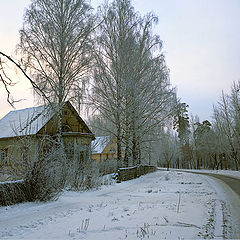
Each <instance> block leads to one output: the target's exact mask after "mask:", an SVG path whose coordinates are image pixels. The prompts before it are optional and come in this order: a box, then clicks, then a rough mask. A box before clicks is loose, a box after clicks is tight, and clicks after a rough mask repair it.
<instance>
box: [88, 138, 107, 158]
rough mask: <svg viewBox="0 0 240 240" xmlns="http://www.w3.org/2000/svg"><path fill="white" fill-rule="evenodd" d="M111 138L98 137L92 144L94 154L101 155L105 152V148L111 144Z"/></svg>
mask: <svg viewBox="0 0 240 240" xmlns="http://www.w3.org/2000/svg"><path fill="white" fill-rule="evenodd" d="M110 140H111V138H110V136H103V137H96V139H95V140H94V141H92V143H91V147H92V153H93V154H100V153H102V152H103V150H104V148H105V147H106V146H107V144H108V143H109V142H110Z"/></svg>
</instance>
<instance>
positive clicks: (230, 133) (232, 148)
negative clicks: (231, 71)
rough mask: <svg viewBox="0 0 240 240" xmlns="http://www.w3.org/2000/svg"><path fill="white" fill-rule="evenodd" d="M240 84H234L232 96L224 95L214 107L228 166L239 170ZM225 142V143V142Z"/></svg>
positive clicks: (215, 121)
mask: <svg viewBox="0 0 240 240" xmlns="http://www.w3.org/2000/svg"><path fill="white" fill-rule="evenodd" d="M239 89H240V82H239V81H238V82H236V83H234V84H233V86H232V89H231V94H229V95H228V94H225V93H224V92H223V93H222V96H221V99H220V101H219V103H218V105H217V106H214V116H213V117H214V127H215V129H216V131H217V133H218V135H219V136H220V137H221V139H222V141H221V142H222V146H223V148H222V149H224V152H225V155H226V158H228V159H229V160H230V162H229V163H228V165H229V166H230V167H233V166H234V168H235V169H236V170H238V169H239V158H240V148H239V146H240V131H239V122H240V111H239V109H240V96H239ZM223 140H224V141H223Z"/></svg>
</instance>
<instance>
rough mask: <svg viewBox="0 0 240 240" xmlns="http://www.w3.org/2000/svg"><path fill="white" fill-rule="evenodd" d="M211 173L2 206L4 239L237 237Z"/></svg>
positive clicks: (151, 178)
mask: <svg viewBox="0 0 240 240" xmlns="http://www.w3.org/2000/svg"><path fill="white" fill-rule="evenodd" d="M226 194H227V193H226V192H225V190H223V188H222V184H219V183H218V182H216V180H213V179H211V178H209V177H206V176H202V175H196V174H191V173H182V172H173V171H170V172H167V171H165V172H164V171H158V172H155V173H152V174H148V175H146V176H142V177H140V178H139V179H135V180H131V181H128V182H122V183H120V184H113V185H111V186H103V187H102V188H101V189H99V190H96V191H89V192H83V193H80V192H65V193H64V194H63V195H62V196H61V197H60V199H59V200H58V201H55V202H48V203H23V204H19V205H15V206H9V207H0V239H91V240H102V239H104V240H108V239H109V240H115V239H129V240H132V239H144V238H146V239H182V238H188V239H189V238H190V239H196V238H207V239H209V238H216V239H221V238H231V237H233V234H234V232H233V230H232V228H231V226H232V217H231V212H230V211H231V206H230V204H229V202H228V198H227V197H226Z"/></svg>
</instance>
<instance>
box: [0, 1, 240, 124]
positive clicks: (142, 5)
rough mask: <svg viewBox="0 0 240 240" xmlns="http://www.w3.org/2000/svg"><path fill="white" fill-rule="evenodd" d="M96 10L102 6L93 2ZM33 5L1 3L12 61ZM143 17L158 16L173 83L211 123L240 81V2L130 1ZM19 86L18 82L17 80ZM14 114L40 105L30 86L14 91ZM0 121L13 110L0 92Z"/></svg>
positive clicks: (0, 25) (0, 45) (1, 27)
mask: <svg viewBox="0 0 240 240" xmlns="http://www.w3.org/2000/svg"><path fill="white" fill-rule="evenodd" d="M91 2H92V6H93V7H96V6H97V5H98V4H99V3H100V2H102V1H101V0H92V1H91ZM29 4H30V0H7V1H6V0H0V9H1V15H0V51H3V52H5V53H8V54H11V55H13V56H14V49H15V46H16V44H17V43H18V41H19V34H18V31H19V29H20V28H21V26H22V22H23V12H24V9H25V8H26V7H27V6H28V5H29ZM132 4H133V6H134V7H135V10H136V11H139V12H140V13H141V14H146V13H147V12H150V11H151V12H154V13H155V14H156V15H157V16H158V17H159V24H158V26H156V27H155V30H154V32H155V33H156V34H158V35H160V37H161V39H162V41H163V44H164V48H163V52H164V53H165V56H166V62H167V65H168V67H169V69H170V78H171V82H172V84H173V85H174V86H176V87H177V89H178V91H177V92H178V97H179V98H181V100H182V101H183V102H186V103H187V104H188V105H189V106H190V108H189V112H190V114H193V115H198V116H199V117H200V120H201V121H203V120H205V119H210V116H211V114H212V106H213V104H217V101H218V99H219V97H220V95H221V91H222V90H224V91H225V92H229V91H230V87H231V85H232V82H233V81H237V80H239V79H240V27H239V23H240V14H239V12H240V0H132ZM17 80H19V79H17ZM14 96H15V99H19V98H24V99H26V100H24V101H22V102H20V103H18V104H16V108H17V109H20V108H25V107H31V106H34V105H36V102H34V101H33V97H32V92H31V90H30V85H29V84H28V83H27V81H23V80H22V79H21V80H20V81H19V83H18V84H17V85H16V86H15V87H14ZM0 103H1V106H0V118H1V117H3V116H4V115H5V114H6V113H7V112H9V111H11V110H12V108H11V107H10V106H9V104H8V103H7V102H6V94H5V91H4V88H3V87H2V86H0Z"/></svg>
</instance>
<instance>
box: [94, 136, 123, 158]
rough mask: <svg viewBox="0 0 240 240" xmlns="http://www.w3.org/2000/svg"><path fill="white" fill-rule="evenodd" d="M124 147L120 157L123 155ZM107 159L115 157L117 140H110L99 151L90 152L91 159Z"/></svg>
mask: <svg viewBox="0 0 240 240" xmlns="http://www.w3.org/2000/svg"><path fill="white" fill-rule="evenodd" d="M124 153H125V152H124V149H123V148H122V157H124ZM108 159H117V142H116V141H115V140H112V141H110V143H108V144H107V145H106V147H105V148H104V149H103V151H102V152H101V153H92V160H95V161H97V162H100V161H106V160H108Z"/></svg>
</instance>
